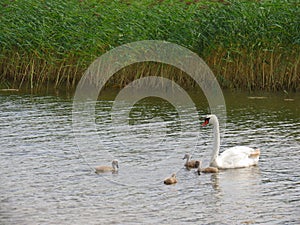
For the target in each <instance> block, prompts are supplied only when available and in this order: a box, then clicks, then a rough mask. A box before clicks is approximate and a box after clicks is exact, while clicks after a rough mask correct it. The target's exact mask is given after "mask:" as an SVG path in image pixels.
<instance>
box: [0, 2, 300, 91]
mask: <svg viewBox="0 0 300 225" xmlns="http://www.w3.org/2000/svg"><path fill="white" fill-rule="evenodd" d="M1 4H2V5H1V9H0V27H1V35H0V45H1V50H0V83H1V86H2V87H4V88H21V89H26V88H29V89H35V90H39V89H41V88H44V87H45V86H53V87H56V88H60V87H69V88H72V87H75V86H76V84H77V82H78V80H79V79H80V77H81V76H82V74H83V71H85V70H86V69H87V67H88V65H89V64H90V63H91V62H92V61H93V60H94V59H96V58H97V57H98V56H100V55H101V54H103V53H105V52H106V51H109V50H110V49H112V48H114V47H116V46H119V45H122V44H125V43H128V42H133V41H138V40H149V39H150V40H166V41H170V42H173V43H177V44H179V45H182V46H185V47H187V48H189V49H190V50H192V51H194V52H196V53H197V54H199V56H201V57H202V58H203V59H204V60H205V61H206V62H207V64H208V65H209V66H210V68H211V69H212V70H213V72H214V74H215V75H216V76H217V78H218V80H219V82H220V84H221V86H222V87H223V88H235V89H245V90H267V91H276V90H288V91H297V90H300V3H298V1H296V0H291V1H288V0H286V1H283V0H261V1H221V0H220V1H197V0H196V1H180V0H172V1H171V0H166V1H163V0H160V1H158V0H157V1H155V0H143V1H141V2H138V1H130V0H127V1H126V0H123V1H101V0H89V1H87V0H86V1H85V0H72V1H66V2H65V1H62V0H52V1H40V0H30V1H11V0H4V2H2V3H1ZM153 66H154V68H153ZM153 71H155V74H157V75H163V76H167V77H168V76H170V74H172V76H173V80H175V81H177V82H179V83H180V85H182V86H185V87H187V88H192V87H193V85H194V83H193V81H192V80H191V79H190V78H189V77H188V76H187V75H185V74H183V73H182V72H181V71H179V70H176V69H174V68H171V67H168V66H165V65H156V64H140V65H132V66H130V67H128V68H124V70H122V71H120V73H118V74H117V75H116V76H114V77H113V78H112V79H111V80H110V81H109V83H108V85H109V86H113V87H122V86H124V85H125V84H127V83H128V82H130V81H131V80H132V79H134V78H136V77H137V76H146V75H153V74H152V73H153Z"/></svg>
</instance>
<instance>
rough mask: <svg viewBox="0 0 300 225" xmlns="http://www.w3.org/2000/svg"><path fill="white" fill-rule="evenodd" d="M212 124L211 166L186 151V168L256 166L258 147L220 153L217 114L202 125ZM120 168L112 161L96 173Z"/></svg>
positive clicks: (171, 179) (168, 181)
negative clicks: (192, 158)
mask: <svg viewBox="0 0 300 225" xmlns="http://www.w3.org/2000/svg"><path fill="white" fill-rule="evenodd" d="M209 124H210V125H212V127H213V146H212V156H211V160H210V166H209V167H206V168H202V167H201V164H202V163H201V161H200V160H191V155H190V154H188V153H186V154H185V155H184V157H183V159H186V162H185V164H184V166H185V167H186V169H188V170H190V169H193V168H195V169H197V173H198V174H199V175H200V174H201V173H217V172H218V171H219V169H235V168H243V167H250V166H256V165H257V164H258V161H259V156H260V150H259V149H258V148H250V147H246V146H236V147H232V148H229V149H226V150H225V151H223V152H222V153H221V154H220V128H219V121H218V118H217V116H216V115H213V114H211V115H207V116H205V117H204V122H203V123H202V126H206V125H209ZM118 168H119V165H118V160H113V161H112V166H98V167H95V171H96V173H102V172H117V171H118ZM177 182H178V181H177V178H176V174H175V173H173V174H172V176H171V177H169V178H166V179H165V180H164V184H167V185H169V184H176V183H177Z"/></svg>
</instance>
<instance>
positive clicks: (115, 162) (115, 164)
mask: <svg viewBox="0 0 300 225" xmlns="http://www.w3.org/2000/svg"><path fill="white" fill-rule="evenodd" d="M111 165H112V167H113V168H114V169H115V170H117V169H118V168H119V162H118V160H117V159H114V160H113V161H112V163H111Z"/></svg>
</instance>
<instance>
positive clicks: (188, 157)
mask: <svg viewBox="0 0 300 225" xmlns="http://www.w3.org/2000/svg"><path fill="white" fill-rule="evenodd" d="M190 158H191V155H190V154H189V153H186V154H185V155H184V157H183V159H188V160H190Z"/></svg>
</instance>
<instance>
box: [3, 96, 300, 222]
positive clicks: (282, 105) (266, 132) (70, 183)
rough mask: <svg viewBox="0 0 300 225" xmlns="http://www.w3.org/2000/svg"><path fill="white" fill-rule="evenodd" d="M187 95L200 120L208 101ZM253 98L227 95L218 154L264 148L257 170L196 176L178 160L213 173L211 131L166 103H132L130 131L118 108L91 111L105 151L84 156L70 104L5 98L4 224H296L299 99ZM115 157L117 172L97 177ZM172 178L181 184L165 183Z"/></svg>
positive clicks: (93, 149) (105, 103)
mask: <svg viewBox="0 0 300 225" xmlns="http://www.w3.org/2000/svg"><path fill="white" fill-rule="evenodd" d="M191 96H193V98H194V99H196V100H197V102H198V103H197V109H198V111H199V115H202V114H207V113H208V111H209V109H208V108H207V107H208V106H207V103H206V100H205V99H203V98H202V97H200V95H199V97H197V93H192V94H191ZM249 96H254V95H253V94H247V93H225V100H226V106H227V124H226V130H224V134H223V135H222V140H221V142H222V143H221V151H222V149H226V148H227V147H231V146H235V145H246V146H254V147H259V148H260V149H261V157H260V162H259V165H258V166H256V167H250V168H244V169H231V170H223V171H220V172H219V173H217V174H201V175H200V176H198V175H197V174H196V173H195V171H187V170H186V169H184V168H183V164H184V160H182V157H183V155H184V154H185V153H187V152H188V153H191V154H192V155H193V158H199V159H201V160H202V161H203V164H204V165H208V163H209V160H210V154H211V148H212V147H211V145H212V129H211V126H207V127H201V126H200V122H201V121H200V120H199V119H198V120H196V121H194V122H186V123H185V121H180V118H179V117H178V115H177V113H176V109H174V107H172V105H170V104H169V103H167V102H166V101H163V100H159V99H153V98H148V99H144V100H143V101H140V102H139V103H138V104H136V105H135V106H134V108H133V109H132V110H131V114H130V119H129V124H130V128H131V129H130V130H128V127H124V126H122V125H121V126H119V125H116V124H112V123H111V118H110V109H111V107H112V104H113V101H112V100H111V99H110V98H109V97H108V98H103V99H104V100H100V101H99V102H97V103H96V110H95V112H96V113H95V115H96V118H95V126H96V130H97V137H96V138H98V142H100V143H101V145H96V144H95V143H97V142H91V143H90V147H89V148H85V149H83V148H79V147H78V145H77V142H76V139H75V137H74V133H73V128H72V98H71V97H66V96H54V95H44V96H36V95H28V94H14V93H0V108H1V110H0V126H1V129H0V143H1V145H0V146H1V151H0V163H1V173H0V179H1V182H0V191H1V196H0V223H1V224H300V167H299V162H300V95H299V94H294V95H292V96H289V98H293V99H294V101H285V100H284V98H286V96H284V95H276V94H266V93H261V94H260V96H266V97H267V98H262V99H252V98H248V97H249ZM124 110H125V109H124ZM120 111H122V110H120ZM186 113H187V114H188V113H189V109H186ZM182 126H183V127H185V128H189V127H190V128H191V129H190V131H185V132H182ZM83 132H84V133H85V134H86V135H87V136H89V135H94V134H92V133H90V132H92V131H90V130H89V129H88V128H87V129H86V130H83ZM104 153H105V154H104ZM104 156H105V157H104ZM106 156H107V157H106ZM113 158H117V159H118V160H119V165H120V168H119V172H118V173H107V174H102V175H99V174H95V173H94V172H93V170H92V168H93V167H94V166H97V165H100V164H107V165H110V163H111V160H112V159H113ZM173 172H176V174H177V178H178V183H177V184H176V185H171V186H167V185H164V184H163V179H164V178H165V177H168V176H170V175H171V174H172V173H173Z"/></svg>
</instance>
